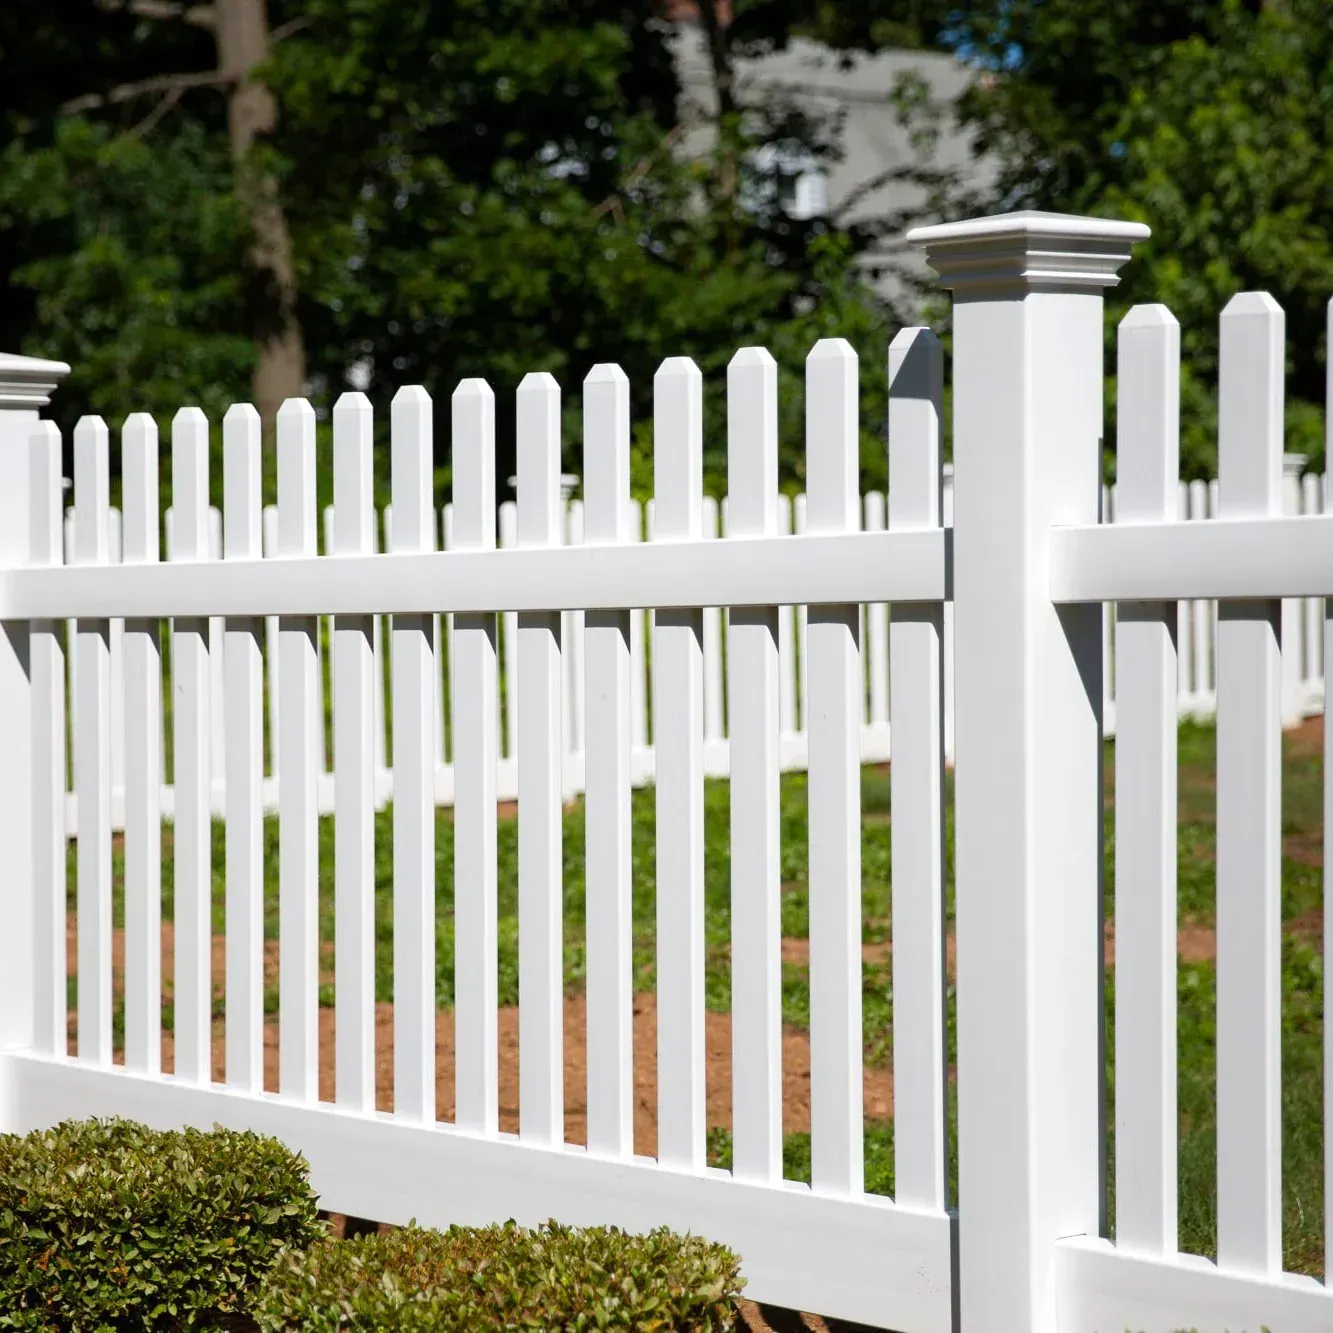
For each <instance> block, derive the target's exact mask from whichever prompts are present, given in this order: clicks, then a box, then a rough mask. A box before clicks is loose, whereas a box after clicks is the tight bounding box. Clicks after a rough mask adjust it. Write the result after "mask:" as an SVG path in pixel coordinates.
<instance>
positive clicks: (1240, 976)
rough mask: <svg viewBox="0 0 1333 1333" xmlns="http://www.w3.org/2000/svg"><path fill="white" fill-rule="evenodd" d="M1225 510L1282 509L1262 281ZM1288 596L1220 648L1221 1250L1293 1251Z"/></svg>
mask: <svg viewBox="0 0 1333 1333" xmlns="http://www.w3.org/2000/svg"><path fill="white" fill-rule="evenodd" d="M1220 322H1221V349H1220V351H1221V359H1220V367H1219V385H1220V388H1219V395H1220V396H1219V404H1218V464H1219V473H1220V479H1221V486H1220V487H1219V498H1220V506H1221V517H1222V518H1240V517H1253V516H1255V515H1277V514H1278V513H1280V511H1281V502H1282V499H1281V484H1282V425H1283V421H1282V386H1283V369H1284V367H1283V357H1284V352H1285V348H1284V340H1283V332H1284V320H1283V315H1282V311H1281V308H1280V307H1279V306H1278V305H1277V303H1276V302H1275V301H1274V300H1273V298H1272V297H1271V296H1269V295H1267V294H1266V293H1262V292H1247V293H1242V294H1241V295H1238V296H1235V297H1233V298H1232V299H1231V300H1230V301H1229V302H1228V303H1227V306H1226V309H1225V310H1224V311H1223V312H1222V318H1221V321H1220ZM1279 616H1280V605H1279V604H1278V603H1276V602H1224V603H1223V604H1222V606H1221V611H1220V617H1221V618H1220V621H1219V624H1218V645H1217V648H1218V652H1217V664H1218V671H1217V1171H1218V1180H1217V1259H1218V1266H1219V1268H1224V1269H1232V1270H1237V1271H1249V1272H1253V1271H1260V1272H1267V1273H1272V1272H1277V1271H1280V1269H1281V1262H1282V1171H1281V1143H1282V1121H1281V1069H1280V1056H1281V970H1280V968H1281V916H1280V894H1281V816H1282V809H1281V779H1282V746H1281V710H1282V678H1281V660H1280V652H1279V638H1278V633H1279Z"/></svg>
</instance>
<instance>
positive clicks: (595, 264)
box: [0, 0, 916, 498]
mask: <svg viewBox="0 0 1333 1333" xmlns="http://www.w3.org/2000/svg"><path fill="white" fill-rule="evenodd" d="M84 8H85V9H87V8H89V7H87V6H85V7H84ZM759 8H760V9H762V8H763V7H762V6H760V7H759ZM880 8H884V10H885V13H888V12H889V11H893V12H895V13H896V12H897V11H898V10H899V9H901V10H902V11H903V12H904V13H908V12H909V11H911V10H914V9H915V8H916V6H915V5H913V4H907V5H900V4H890V5H888V6H886V7H875V13H876V14H879V10H880ZM267 9H268V17H269V21H270V24H271V25H272V26H273V28H274V29H275V31H276V30H278V29H280V28H285V29H286V32H285V35H284V36H283V37H282V39H281V40H279V41H277V42H276V44H275V45H274V48H273V57H272V61H271V64H270V67H269V68H268V69H267V71H266V72H265V78H266V80H267V82H268V84H269V85H270V87H271V88H272V89H273V91H274V92H275V94H276V96H277V99H278V104H279V109H280V114H279V119H278V128H277V131H276V133H275V134H274V135H272V136H271V137H269V138H267V139H265V140H264V141H262V142H261V144H260V146H259V148H257V149H256V152H257V153H259V154H260V155H261V156H262V157H263V159H264V165H265V166H266V167H268V168H271V170H272V171H273V173H274V174H275V176H276V177H277V179H278V180H279V181H280V199H281V203H282V206H283V209H284V212H285V215H286V218H287V221H288V223H289V226H290V230H291V233H292V238H293V244H294V257H295V264H296V269H297V279H298V289H299V293H300V300H299V315H300V320H301V324H302V328H303V332H304V339H305V345H306V349H307V360H308V367H309V372H310V387H311V392H312V396H313V397H314V399H315V401H316V403H317V406H320V407H324V408H326V407H328V406H329V405H330V403H331V401H332V399H333V398H334V397H335V396H336V395H337V393H338V392H340V391H341V389H342V388H343V387H344V385H345V383H346V382H347V377H348V374H349V371H350V370H351V369H352V368H353V367H357V368H358V370H364V369H368V370H369V375H370V385H369V392H370V393H371V395H372V397H373V398H374V399H375V400H376V404H377V408H380V409H386V408H387V402H388V397H389V395H390V393H391V392H392V391H393V390H394V389H395V388H396V387H397V386H398V385H400V384H403V383H414V382H415V383H423V384H425V385H426V386H427V388H429V389H430V390H431V391H432V393H433V394H434V395H435V396H436V398H437V402H438V403H439V404H440V407H441V409H443V410H437V413H436V418H437V431H438V444H437V449H436V462H437V470H438V474H439V478H440V481H441V483H442V484H447V480H448V475H449V440H448V426H447V423H448V413H447V409H445V408H444V400H446V399H447V397H448V395H449V394H450V393H451V392H452V390H453V387H454V385H455V384H456V383H457V381H458V380H459V379H461V378H464V377H466V376H470V375H484V376H485V377H486V378H487V379H489V380H490V382H491V383H492V385H493V386H494V388H495V390H496V394H497V408H498V413H497V417H498V419H497V428H498V443H499V450H500V458H499V466H498V468H497V475H498V476H499V478H500V479H501V484H503V479H504V478H505V477H507V476H508V475H510V474H511V473H512V471H513V461H514V447H513V400H514V390H515V389H516V388H517V385H518V382H519V380H520V379H521V377H522V376H523V375H524V374H526V373H527V372H529V371H532V370H548V371H550V372H552V373H553V374H555V375H556V376H557V377H558V378H559V379H560V380H561V382H562V384H563V385H564V387H565V393H566V402H567V410H566V421H565V440H566V463H567V464H568V465H569V466H570V467H571V468H573V469H574V470H579V469H580V466H581V449H580V439H581V428H580V424H579V415H580V413H579V398H580V394H579V384H580V383H581V381H582V379H583V377H584V375H586V373H587V371H588V370H589V369H590V368H591V367H592V366H593V365H594V364H597V363H598V362H602V361H616V362H618V363H620V364H621V365H622V366H623V367H624V368H625V370H626V372H627V374H628V375H629V377H630V380H631V385H632V388H633V393H634V418H635V421H636V429H635V471H634V484H635V489H636V491H637V492H638V493H639V494H640V495H644V494H647V493H650V491H651V484H652V465H651V447H650V445H651V383H652V376H653V373H654V371H655V370H656V368H657V366H658V365H659V364H660V362H661V360H662V359H663V358H664V357H666V356H669V355H689V356H694V357H695V358H696V359H698V360H699V361H700V363H701V366H702V367H703V369H704V372H705V375H706V376H707V385H708V387H707V397H706V423H705V424H706V436H705V439H706V450H707V453H706V474H707V484H708V485H709V487H710V489H712V490H713V491H714V492H720V491H722V490H724V489H725V485H726V478H725V471H726V469H725V428H724V423H723V404H724V401H725V389H724V382H725V374H724V371H725V363H726V361H727V360H728V359H729V357H730V355H731V354H732V352H733V351H734V350H735V349H736V348H737V347H739V346H743V345H753V344H763V345H767V346H769V347H770V348H771V349H772V350H773V352H774V355H775V356H776V357H777V358H778V360H779V363H780V367H781V372H782V373H781V377H780V385H781V424H782V435H781V449H782V473H783V482H784V485H786V486H787V487H788V488H789V489H795V488H797V487H798V486H799V485H800V484H801V479H802V473H803V467H804V458H803V453H804V447H803V438H804V429H803V420H802V412H803V395H802V391H801V385H802V381H803V364H804V358H805V355H806V353H807V352H808V351H809V349H810V346H811V345H812V344H813V343H814V342H815V341H816V340H817V339H818V338H819V337H821V336H825V335H827V334H828V333H830V332H836V333H838V334H839V335H841V336H844V337H847V338H849V339H850V340H851V341H852V342H853V343H854V345H855V346H856V347H857V349H858V351H860V352H861V354H862V356H863V358H864V359H865V361H866V363H867V374H866V376H865V379H866V382H867V385H868V386H870V388H869V391H868V393H867V397H866V400H865V402H864V404H863V419H864V424H865V436H864V439H865V450H864V456H865V463H866V476H865V481H866V484H867V485H882V484H883V481H884V476H885V470H886V469H885V459H884V452H885V451H884V444H883V425H884V402H883V400H884V390H883V384H882V381H883V370H882V364H881V363H882V360H883V356H884V346H885V343H886V341H887V339H888V337H889V334H890V332H891V327H890V326H891V323H892V318H891V312H888V311H886V310H885V309H884V308H883V306H882V304H881V303H880V302H879V301H878V300H877V299H876V298H875V297H874V296H873V295H872V294H871V292H870V291H869V289H868V287H867V286H866V283H865V279H864V274H863V272H862V270H861V268H860V266H859V259H858V256H860V255H861V254H862V253H863V251H864V249H865V246H866V245H867V244H868V242H869V240H870V239H871V232H870V230H868V229H867V228H866V227H864V226H861V225H859V224H858V226H857V227H849V226H841V225H837V224H835V223H834V222H832V221H830V220H828V219H810V220H803V221H798V220H795V219H792V218H790V217H789V216H787V214H786V213H784V212H783V211H782V210H781V209H780V208H777V207H774V206H770V204H771V199H772V198H775V197H776V196H775V195H774V192H773V190H772V189H770V188H769V187H770V186H772V185H773V183H774V181H773V180H772V179H768V178H766V177H765V173H766V172H767V177H775V175H776V174H780V171H781V168H780V167H776V166H773V167H768V168H765V167H762V166H760V165H758V164H759V163H760V162H761V160H762V158H763V154H762V150H763V149H764V148H765V146H766V145H772V144H774V143H778V142H781V143H782V144H784V145H790V144H792V143H793V142H799V143H807V144H808V145H809V146H812V147H817V146H818V144H819V143H822V139H823V137H824V135H825V131H824V128H823V127H822V126H821V125H819V124H816V123H815V122H813V121H811V120H810V119H808V118H806V117H803V116H802V115H799V114H797V113H796V112H794V111H793V109H792V107H791V106H789V105H787V104H786V103H781V104H778V103H774V104H772V105H766V106H765V108H764V111H763V114H762V115H759V116H757V117H754V118H751V120H748V121H747V122H746V124H745V125H744V126H738V127H737V128H736V135H737V136H739V138H733V139H728V141H727V142H728V145H729V146H731V147H736V148H737V149H738V150H739V151H742V152H743V153H744V154H745V155H746V161H747V163H749V165H748V166H747V167H746V174H747V179H748V180H749V188H748V190H747V191H746V192H745V195H746V199H747V200H748V201H749V202H748V203H747V205H746V207H745V208H741V207H740V206H739V203H738V200H737V199H730V200H723V199H719V198H718V197H717V195H716V192H715V191H713V190H712V188H711V183H712V182H713V181H714V179H715V176H716V172H717V153H716V152H712V151H710V150H708V149H703V150H702V151H701V154H698V155H693V156H690V157H689V158H688V159H687V158H686V157H685V156H684V155H682V153H681V151H680V145H681V136H682V134H683V132H684V126H683V125H682V124H681V123H678V120H677V105H678V101H679V97H680V92H681V90H680V88H679V86H678V83H677V76H676V71H675V68H674V66H673V64H672V60H671V55H670V50H669V46H668V43H667V40H666V37H665V32H664V29H663V27H662V25H661V24H659V23H656V22H655V21H654V20H653V17H652V9H651V7H650V6H644V5H641V4H633V3H630V2H629V0H572V3H569V4H566V5H562V6H560V7H558V8H557V9H553V8H552V7H551V6H549V5H543V4H540V3H538V0H459V2H458V3H455V4H450V5H422V6H416V7H409V8H408V9H406V10H405V9H404V8H403V7H402V6H400V5H394V4H389V3H387V0H310V3H306V4H302V5H300V6H296V5H295V4H294V3H292V2H291V0H267ZM749 12H750V11H749V10H747V11H746V13H747V14H749ZM831 14H832V10H831V9H829V7H828V6H826V5H822V4H815V5H805V4H799V5H795V6H793V7H792V9H791V12H790V13H787V12H786V11H785V10H784V9H783V7H782V6H778V7H777V8H773V7H771V6H770V7H769V8H768V9H767V10H765V12H763V13H759V12H758V10H756V11H755V13H754V15H753V16H752V17H754V18H755V19H756V22H758V23H759V29H758V31H759V35H760V37H761V38H762V40H763V41H778V40H782V41H785V40H787V39H788V37H789V36H790V35H791V34H792V33H798V32H807V31H809V32H813V31H815V30H816V29H819V30H820V31H822V30H823V28H824V27H827V26H828V23H829V22H830V15H831ZM743 17H744V16H743ZM869 17H870V16H868V17H867V24H869ZM881 17H882V15H881ZM746 21H747V22H748V21H749V20H748V19H747V20H746ZM738 23H739V20H738ZM70 24H71V25H72V26H71V27H70V28H69V31H72V32H77V33H78V34H79V38H80V40H79V42H78V43H77V44H76V45H75V47H74V48H71V46H70V43H69V41H68V37H67V33H66V30H65V29H64V28H62V27H61V25H58V24H56V25H39V26H38V28H37V29H36V31H35V32H33V33H32V34H24V35H23V38H22V41H20V40H19V39H20V34H19V33H18V32H17V31H15V33H14V34H13V35H12V38H10V37H9V35H8V33H7V27H6V22H5V20H3V19H0V81H4V80H5V79H8V80H9V83H10V86H12V87H13V88H14V90H15V91H14V94H13V108H12V110H11V114H10V115H9V117H8V120H7V122H3V121H0V165H3V167H4V171H3V172H0V177H3V179H0V296H2V297H3V302H2V303H0V336H3V337H6V338H8V339H9V341H8V342H7V343H6V345H8V346H12V347H17V346H20V345H21V346H22V350H24V351H28V352H33V353H37V354H44V355H53V356H60V357H63V358H64V359H66V360H68V361H70V363H71V364H72V365H73V366H74V368H75V373H74V375H73V376H72V377H71V380H70V382H69V383H67V385H66V386H65V387H64V388H62V391H61V394H60V396H59V397H58V399H57V400H56V407H57V411H58V413H59V414H60V415H61V416H62V419H63V420H64V424H66V425H68V424H70V423H71V422H72V420H73V418H74V417H76V416H77V415H79V414H81V413H83V412H86V411H90V410H93V411H100V412H102V413H103V414H104V415H106V416H107V417H108V418H109V419H110V420H111V421H112V423H113V424H114V423H116V422H117V421H119V420H120V419H122V418H123V416H124V415H125V414H126V413H127V412H128V411H130V410H134V409H145V408H146V409H147V410H150V411H153V412H154V413H156V414H157V415H158V416H159V418H160V419H163V420H164V421H165V418H166V417H167V416H169V414H170V413H171V412H172V411H174V409H175V408H176V407H178V406H180V405H181V404H183V403H185V402H191V403H198V404H199V405H201V406H203V407H204V408H205V410H207V411H208V412H209V413H210V415H211V416H213V418H214V419H215V420H216V419H217V418H218V417H219V416H220V414H221V411H222V410H223V409H224V408H225V406H226V405H227V404H228V403H229V402H231V401H233V400H235V399H237V398H243V397H246V396H248V381H249V376H250V373H251V369H252V366H253V362H254V349H253V347H252V346H251V344H250V342H249V336H250V333H251V331H252V322H253V321H252V319H251V317H250V313H249V311H248V307H247V299H248V296H247V282H246V277H245V269H246V257H245V256H246V250H247V245H248V236H247V232H246V225H247V224H246V220H245V218H244V217H243V216H242V210H240V209H239V208H238V206H237V200H236V197H235V183H234V179H233V164H232V162H231V159H230V153H229V149H228V145H227V137H226V129H225V124H224V123H223V118H222V116H221V115H220V114H219V113H220V111H221V110H222V108H223V106H224V103H223V99H222V97H221V96H220V95H219V92H218V90H216V89H213V88H206V87H205V88H193V89H187V90H186V91H184V92H183V93H182V94H181V95H180V98H179V105H176V106H174V108H173V107H170V106H168V107H166V109H165V113H164V114H163V115H162V116H161V117H160V118H155V117H153V116H152V115H151V113H152V111H153V108H154V106H155V102H154V99H153V98H152V97H139V98H137V99H132V101H131V102H130V103H128V104H124V105H122V104H121V103H115V104H110V105H104V106H102V107H100V108H92V109H89V110H86V111H81V112H78V113H74V112H71V111H69V110H68V106H69V102H68V101H66V100H61V99H70V98H71V97H73V96H74V95H77V94H81V93H89V92H91V93H98V92H100V91H102V90H104V89H106V88H108V87H111V86H115V85H117V84H120V83H121V82H122V81H123V80H142V79H143V78H144V77H145V76H160V75H161V74H163V73H164V72H165V73H175V72H177V71H181V70H183V71H186V72H190V71H196V70H198V69H199V68H200V67H202V68H203V70H204V71H205V72H206V71H207V70H208V68H209V67H210V65H211V60H212V56H211V53H210V52H209V50H208V48H207V42H205V43H204V45H203V46H202V47H201V46H200V45H199V44H198V42H197V41H194V40H187V39H186V36H185V35H184V34H182V33H181V31H180V29H182V28H185V27H187V26H188V25H182V24H178V23H172V22H163V21H152V22H147V21H145V22H140V23H138V24H133V23H130V24H127V23H126V22H125V15H124V14H121V13H119V12H116V13H110V12H102V11H100V10H93V11H92V12H91V13H82V12H81V13H80V14H78V15H71V16H70ZM867 24H861V25H859V26H858V25H856V24H853V25H850V26H847V25H844V27H846V31H845V32H841V31H840V33H839V34H836V35H835V34H832V33H831V32H830V33H829V34H827V35H830V36H836V40H838V41H840V42H842V43H843V44H848V43H851V42H853V41H855V42H858V43H861V44H865V43H867V42H871V41H872V39H873V34H872V31H871V26H873V25H871V26H867ZM196 37H197V34H196ZM873 40H877V39H873ZM20 57H22V60H21V59H20ZM23 61H31V62H32V65H33V67H34V68H35V69H37V70H42V71H48V72H49V75H50V77H49V78H47V79H46V80H43V79H40V78H34V77H30V76H29V74H28V73H27V65H25V64H24V63H23ZM890 114H892V110H891V108H890V107H889V105H888V101H887V93H886V115H890ZM763 200H770V204H764V205H762V206H761V204H759V203H756V201H763ZM6 321H7V322H6ZM5 330H9V332H7V333H6V332H5ZM381 415H385V413H384V412H383V411H382V412H381ZM441 498H443V497H441Z"/></svg>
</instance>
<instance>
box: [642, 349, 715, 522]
mask: <svg viewBox="0 0 1333 1333" xmlns="http://www.w3.org/2000/svg"><path fill="white" fill-rule="evenodd" d="M703 402H704V388H703V376H702V375H701V374H700V372H699V367H698V366H697V365H695V363H694V361H693V360H692V359H691V358H690V357H688V356H672V357H668V358H667V359H666V360H665V361H663V362H662V364H661V365H660V366H659V367H658V368H657V374H656V375H655V376H654V377H653V489H654V492H655V494H654V504H653V534H652V535H653V539H654V540H655V541H662V540H668V541H669V540H671V539H673V538H675V539H678V540H679V539H684V540H686V541H689V540H697V539H698V538H699V537H700V536H701V535H702V532H703V490H704V465H703V429H704V428H703Z"/></svg>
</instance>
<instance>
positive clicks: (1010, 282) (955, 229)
mask: <svg viewBox="0 0 1333 1333" xmlns="http://www.w3.org/2000/svg"><path fill="white" fill-rule="evenodd" d="M1151 234H1152V233H1151V232H1150V230H1149V229H1148V227H1147V226H1145V225H1144V224H1143V223H1142V222H1116V221H1114V220H1111V219H1106V218H1089V217H1080V216H1078V215H1077V214H1073V213H1043V212H1039V211H1033V210H1028V211H1023V212H1018V213H998V214H995V215H994V216H992V217H984V218H969V219H967V220H966V221H963V222H945V223H940V224H938V225H936V226H930V227H913V228H912V230H911V231H909V232H908V233H907V241H908V244H910V245H914V246H917V247H919V248H920V249H923V250H925V252H926V263H928V264H929V265H930V267H931V268H933V269H934V270H935V272H936V273H938V274H939V275H940V281H941V283H942V284H943V285H944V286H945V287H949V288H951V289H952V290H953V291H954V293H955V294H956V295H966V294H972V293H977V294H982V293H984V294H988V295H993V296H998V295H1003V294H1004V293H1006V292H1008V293H1013V294H1022V293H1024V292H1032V291H1062V292H1071V291H1072V292H1084V291H1085V292H1096V291H1100V290H1101V289H1102V288H1104V287H1114V286H1115V284H1116V283H1117V282H1118V281H1119V277H1118V276H1117V275H1118V274H1119V271H1120V268H1121V266H1122V265H1123V264H1124V263H1125V261H1126V260H1127V259H1128V258H1129V255H1130V251H1131V249H1132V248H1133V246H1134V243H1135V242H1136V241H1146V240H1147V239H1148V237H1149V236H1150V235H1151Z"/></svg>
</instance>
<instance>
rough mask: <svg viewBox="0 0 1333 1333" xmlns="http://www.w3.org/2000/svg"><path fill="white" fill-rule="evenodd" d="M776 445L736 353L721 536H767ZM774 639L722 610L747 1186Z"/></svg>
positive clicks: (753, 1129) (758, 618)
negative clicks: (725, 525)
mask: <svg viewBox="0 0 1333 1333" xmlns="http://www.w3.org/2000/svg"><path fill="white" fill-rule="evenodd" d="M777 444H778V440H777V363H776V362H775V361H774V360H773V357H772V356H771V355H770V354H769V353H768V352H767V351H765V350H764V349H763V348H760V347H747V348H744V349H743V350H741V351H739V352H737V353H736V355H735V356H734V357H732V359H731V364H730V365H729V366H728V367H727V469H728V488H727V489H728V499H727V510H728V514H727V517H728V536H729V537H753V536H761V535H762V536H775V535H776V534H777V532H778V458H777V454H778V449H777ZM778 634H779V631H778V611H777V608H776V607H743V608H740V607H736V608H732V610H731V613H730V617H729V625H728V630H727V702H728V705H729V718H728V720H729V722H730V733H731V1031H732V1037H731V1050H732V1064H731V1086H732V1110H731V1117H732V1136H733V1147H732V1163H733V1166H732V1171H733V1173H734V1175H735V1176H736V1177H737V1178H738V1179H742V1180H750V1181H755V1182H758V1183H766V1182H772V1181H776V1180H780V1179H781V1178H782V996H781V971H780V956H779V950H780V938H781V936H780V923H779V907H780V904H779V893H780V842H779V840H780V837H781V829H780V823H779V810H778V759H779V748H778V747H779V727H780V714H779V701H778V696H779V680H778V669H779V660H778V652H779V650H778Z"/></svg>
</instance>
